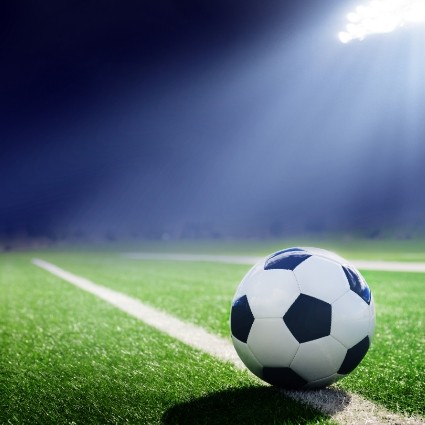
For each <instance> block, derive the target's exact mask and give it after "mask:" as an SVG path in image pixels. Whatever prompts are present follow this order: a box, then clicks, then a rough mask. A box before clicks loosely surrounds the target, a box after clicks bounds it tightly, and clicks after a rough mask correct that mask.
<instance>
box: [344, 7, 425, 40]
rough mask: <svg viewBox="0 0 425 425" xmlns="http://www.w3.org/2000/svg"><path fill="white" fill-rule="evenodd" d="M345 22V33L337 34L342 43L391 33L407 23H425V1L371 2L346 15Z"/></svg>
mask: <svg viewBox="0 0 425 425" xmlns="http://www.w3.org/2000/svg"><path fill="white" fill-rule="evenodd" d="M347 21H348V24H347V25H346V28H345V31H341V32H340V33H339V34H338V38H339V40H340V41H341V42H342V43H348V42H349V41H351V40H354V39H358V40H363V39H364V38H365V37H366V36H368V35H370V34H379V33H388V32H392V31H394V30H395V29H397V28H399V27H402V26H405V25H407V24H409V23H418V22H425V0H372V1H371V2H370V3H369V4H368V5H359V6H357V7H356V9H355V11H354V12H350V13H348V15H347Z"/></svg>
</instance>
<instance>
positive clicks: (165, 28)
mask: <svg viewBox="0 0 425 425" xmlns="http://www.w3.org/2000/svg"><path fill="white" fill-rule="evenodd" d="M9 3H10V4H9ZM9 3H8V4H6V5H2V6H1V10H0V54H1V58H2V60H1V67H0V91H1V102H0V108H1V109H0V146H1V154H0V235H1V236H2V237H6V238H10V237H20V236H23V237H25V236H30V237H31V236H34V237H40V236H44V235H47V236H49V235H50V236H52V235H55V236H56V237H57V236H58V235H62V236H63V237H65V236H69V235H77V234H84V235H94V236H104V235H112V234H113V235H120V236H123V237H129V236H131V237H135V236H137V237H163V236H164V235H169V236H171V237H217V236H241V237H248V236H280V235H282V234H285V233H303V232H329V231H338V232H351V231H358V230H362V231H367V232H372V233H373V232H376V231H380V230H382V229H386V228H396V229H400V231H407V230H408V229H417V228H420V227H423V226H424V225H425V195H424V193H425V192H424V189H423V187H424V184H425V167H424V165H423V164H424V160H425V147H424V146H425V137H424V136H425V120H424V119H423V114H424V112H423V111H425V79H424V78H423V75H425V55H423V48H424V47H425V44H424V42H423V40H424V39H425V37H424V35H425V34H424V31H423V30H421V29H415V30H414V31H410V32H408V31H400V32H399V33H398V34H391V35H385V37H384V36H383V37H375V38H373V37H371V40H370V41H369V40H365V41H363V42H355V43H354V42H353V43H352V44H350V45H342V44H340V43H339V42H338V40H337V38H336V34H337V32H338V31H339V30H341V29H342V28H341V26H342V25H344V23H345V22H344V13H345V12H346V11H348V10H349V9H350V8H351V6H352V4H353V3H352V2H346V4H344V2H341V1H336V0H326V1H324V2H320V7H319V4H318V2H316V1H313V0H305V1H303V2H286V1H275V0H269V1H265V2H254V1H239V0H237V1H230V2H228V1H225V0H219V1H214V2H211V1H204V0H199V1H192V0H184V1H172V0H168V1H165V0H156V1H150V2H147V1H135V0H133V1H123V2H118V1H114V0H111V1H106V2H95V1H66V0H65V1H61V2H53V1H45V2H9Z"/></svg>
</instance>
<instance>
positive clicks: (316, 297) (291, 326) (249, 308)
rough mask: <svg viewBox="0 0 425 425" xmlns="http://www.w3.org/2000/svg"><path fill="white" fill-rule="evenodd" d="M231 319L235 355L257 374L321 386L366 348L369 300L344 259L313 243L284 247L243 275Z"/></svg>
mask: <svg viewBox="0 0 425 425" xmlns="http://www.w3.org/2000/svg"><path fill="white" fill-rule="evenodd" d="M230 327H231V332H232V340H233V345H234V347H235V349H236V351H237V353H238V355H239V357H240V358H241V360H242V361H243V363H244V364H245V365H246V366H247V368H248V369H249V370H250V371H251V372H252V373H254V374H255V375H257V376H258V377H259V378H261V379H263V380H264V381H266V382H268V383H269V384H272V385H276V386H279V387H282V388H287V389H311V388H321V387H324V386H326V385H329V384H331V383H333V382H335V381H337V380H338V379H340V378H342V377H343V376H345V375H347V374H349V373H350V372H351V371H352V370H354V369H355V368H356V367H357V365H358V364H359V363H360V361H361V360H362V359H363V357H364V356H365V355H366V353H367V351H368V349H369V346H370V343H371V340H372V335H373V331H374V328H375V306H374V301H373V297H372V294H371V292H370V289H369V287H368V285H367V283H366V281H365V280H364V278H363V277H362V276H361V274H360V273H359V272H358V271H357V270H356V269H355V268H354V267H353V266H351V265H350V264H348V262H347V261H346V260H344V259H343V258H341V257H339V256H338V255H336V254H334V253H332V252H330V251H326V250H323V249H319V248H289V249H284V250H282V251H278V252H275V253H274V254H272V255H270V256H269V257H266V258H265V259H264V260H262V261H260V262H259V263H257V264H256V265H255V266H254V267H253V268H252V269H251V270H250V271H249V272H248V274H247V275H246V276H245V277H244V279H243V280H242V282H241V284H240V285H239V287H238V289H237V291H236V294H235V296H234V298H233V301H232V308H231V313H230Z"/></svg>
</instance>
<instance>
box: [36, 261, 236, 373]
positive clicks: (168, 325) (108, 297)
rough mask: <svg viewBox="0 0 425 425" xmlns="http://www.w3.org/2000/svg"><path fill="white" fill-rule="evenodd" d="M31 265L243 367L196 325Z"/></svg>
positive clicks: (227, 346) (47, 265) (232, 353)
mask: <svg viewBox="0 0 425 425" xmlns="http://www.w3.org/2000/svg"><path fill="white" fill-rule="evenodd" d="M32 263H33V264H35V265H36V266H38V267H41V268H42V269H44V270H47V271H48V272H50V273H52V274H54V275H55V276H57V277H60V278H61V279H63V280H66V281H67V282H69V283H72V284H73V285H75V286H78V287H79V288H80V289H84V290H85V291H87V292H90V293H92V294H94V295H96V296H97V297H99V298H101V299H102V300H104V301H107V302H108V303H110V304H112V305H114V306H115V307H117V308H119V309H120V310H123V311H125V312H126V313H128V314H129V315H130V316H133V317H136V318H137V319H139V320H142V321H143V322H145V323H147V324H148V325H150V326H153V327H154V328H157V329H159V330H160V331H162V332H165V333H166V334H168V335H171V336H172V337H174V338H177V339H179V340H180V341H183V342H184V343H186V344H188V345H191V346H192V347H195V348H197V349H199V350H201V351H205V352H207V353H208V354H211V355H212V356H214V357H216V358H218V359H220V360H224V361H229V362H232V363H233V364H234V365H236V366H238V367H239V368H241V369H242V368H244V366H243V364H242V362H241V360H240V359H239V357H238V355H237V354H236V352H235V350H234V349H233V346H230V343H229V341H228V340H226V339H224V338H220V337H219V336H216V335H213V334H211V333H209V332H207V331H206V330H205V329H202V328H200V327H198V326H195V325H191V324H190V323H186V322H183V321H182V320H179V319H177V318H175V317H173V316H170V315H169V314H167V313H164V312H162V311H159V310H157V309H155V308H153V307H150V306H148V305H146V304H143V303H142V302H140V301H139V300H136V299H134V298H131V297H129V296H128V295H125V294H123V293H121V292H118V291H114V290H113V289H109V288H105V287H104V286H101V285H98V284H96V283H93V282H91V281H90V280H88V279H85V278H84V277H80V276H77V275H74V274H72V273H70V272H68V271H66V270H63V269H61V268H59V267H57V266H55V265H54V264H51V263H48V262H47V261H44V260H39V259H33V260H32ZM230 348H231V349H230Z"/></svg>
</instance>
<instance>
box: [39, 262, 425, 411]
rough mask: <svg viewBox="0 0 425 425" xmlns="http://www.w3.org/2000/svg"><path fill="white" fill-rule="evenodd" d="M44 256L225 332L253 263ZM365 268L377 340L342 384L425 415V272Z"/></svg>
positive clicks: (396, 407)
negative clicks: (236, 296)
mask: <svg viewBox="0 0 425 425" xmlns="http://www.w3.org/2000/svg"><path fill="white" fill-rule="evenodd" d="M45 257H46V258H47V259H50V260H51V261H53V262H55V263H57V264H59V265H61V266H63V267H64V268H67V269H69V270H71V271H73V272H75V273H77V274H81V275H83V276H87V277H89V278H91V279H92V280H94V281H95V282H98V283H102V284H103V285H105V286H108V287H111V288H114V289H116V290H119V291H123V292H125V293H128V294H130V295H132V296H134V297H136V298H140V299H142V300H144V301H145V302H147V303H150V304H151V305H154V306H155V307H158V308H160V309H163V310H165V311H167V312H170V313H172V314H174V315H176V316H178V317H180V318H182V319H184V320H187V321H190V322H192V323H195V324H198V325H200V326H203V327H205V328H207V329H208V330H210V331H212V332H214V333H217V334H219V335H222V336H228V335H229V325H228V316H229V309H230V301H231V299H232V297H233V294H234V292H235V289H236V286H237V284H238V283H239V281H240V280H241V278H242V277H243V275H244V274H245V272H246V271H247V269H248V268H249V267H247V266H243V265H242V266H241V265H228V264H213V263H186V262H165V261H164V262H163V261H134V260H126V259H123V258H121V257H120V256H115V257H114V256H113V255H111V254H107V255H106V256H103V255H94V254H93V255H92V256H87V255H82V254H75V255H73V256H70V255H61V254H51V255H47V256H45ZM363 274H364V276H365V278H366V280H367V281H368V282H369V285H370V286H371V288H372V291H373V294H374V297H375V300H376V304H377V328H376V334H375V339H374V342H373V345H372V348H371V349H370V351H369V353H368V355H367V356H366V358H365V360H364V361H363V362H362V364H361V365H360V366H359V367H358V368H357V369H356V370H355V371H354V372H353V373H352V374H351V375H350V376H349V377H347V378H344V380H342V381H341V382H340V383H339V384H338V386H339V387H340V388H344V389H348V390H352V391H356V392H358V393H359V394H362V395H364V396H367V398H369V399H370V400H373V401H375V402H377V403H380V404H382V405H384V406H386V407H387V408H389V409H390V410H392V411H395V412H406V413H409V414H412V413H414V414H419V415H425V380H424V378H423V370H425V339H424V332H423V329H424V323H425V314H424V308H423V305H424V300H425V274H421V273H394V272H371V271H369V272H364V273H363Z"/></svg>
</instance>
